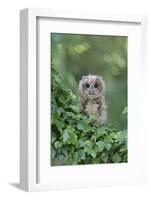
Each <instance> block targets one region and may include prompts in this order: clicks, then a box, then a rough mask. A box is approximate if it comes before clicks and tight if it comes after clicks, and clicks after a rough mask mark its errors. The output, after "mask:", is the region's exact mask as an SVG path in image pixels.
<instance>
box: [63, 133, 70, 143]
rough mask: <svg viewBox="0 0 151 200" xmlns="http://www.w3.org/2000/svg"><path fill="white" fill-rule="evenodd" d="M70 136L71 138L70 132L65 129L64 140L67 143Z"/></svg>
mask: <svg viewBox="0 0 151 200" xmlns="http://www.w3.org/2000/svg"><path fill="white" fill-rule="evenodd" d="M69 138H70V136H69V134H68V132H66V131H64V132H63V142H65V143H66V142H67V141H68V139H69Z"/></svg>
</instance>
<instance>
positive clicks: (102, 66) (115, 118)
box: [51, 33, 128, 130]
mask: <svg viewBox="0 0 151 200" xmlns="http://www.w3.org/2000/svg"><path fill="white" fill-rule="evenodd" d="M127 45H128V38H127V36H105V35H82V34H64V33H51V55H52V56H51V59H52V61H53V64H54V66H55V67H56V69H57V71H58V72H59V73H60V74H61V75H62V76H63V77H64V79H65V82H64V85H63V87H66V88H70V89H71V90H72V91H73V93H74V94H76V95H77V97H78V83H79V80H80V79H81V77H82V76H84V75H88V74H95V75H100V76H102V77H103V78H104V80H105V83H106V102H107V107H108V124H112V125H114V126H115V127H116V128H118V129H121V130H123V129H125V128H127V122H126V121H125V120H123V119H122V115H121V113H122V111H123V109H124V107H125V106H126V105H127Z"/></svg>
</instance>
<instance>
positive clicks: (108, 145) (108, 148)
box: [105, 143, 112, 151]
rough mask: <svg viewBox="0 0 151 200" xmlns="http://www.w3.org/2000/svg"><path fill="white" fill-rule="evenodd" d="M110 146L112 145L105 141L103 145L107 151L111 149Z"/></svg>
mask: <svg viewBox="0 0 151 200" xmlns="http://www.w3.org/2000/svg"><path fill="white" fill-rule="evenodd" d="M111 147H112V145H111V144H110V143H107V144H106V146H105V148H106V150H107V151H109V150H110V149H111Z"/></svg>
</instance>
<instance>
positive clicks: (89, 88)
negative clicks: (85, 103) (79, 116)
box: [85, 79, 98, 95]
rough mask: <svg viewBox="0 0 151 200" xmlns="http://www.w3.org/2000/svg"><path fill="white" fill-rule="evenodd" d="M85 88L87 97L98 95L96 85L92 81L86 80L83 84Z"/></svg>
mask: <svg viewBox="0 0 151 200" xmlns="http://www.w3.org/2000/svg"><path fill="white" fill-rule="evenodd" d="M85 87H86V90H87V93H88V94H89V95H95V94H97V93H98V84H97V82H96V80H94V79H92V80H88V81H87V82H86V84H85Z"/></svg>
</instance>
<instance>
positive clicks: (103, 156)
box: [101, 153, 108, 163]
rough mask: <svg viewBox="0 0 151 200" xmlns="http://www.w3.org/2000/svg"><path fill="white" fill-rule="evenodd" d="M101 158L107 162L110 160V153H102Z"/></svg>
mask: <svg viewBox="0 0 151 200" xmlns="http://www.w3.org/2000/svg"><path fill="white" fill-rule="evenodd" d="M101 159H102V161H103V162H104V163H107V161H108V155H107V154H106V153H102V154H101Z"/></svg>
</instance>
